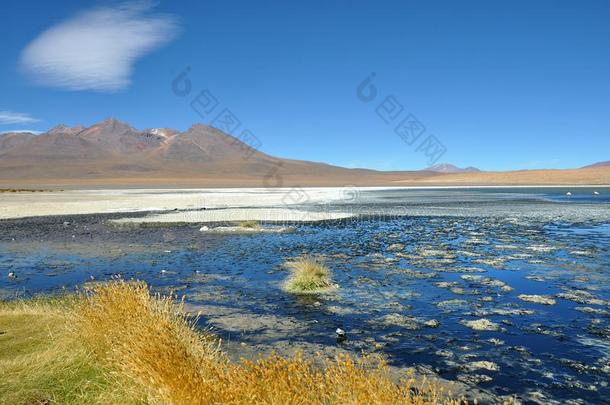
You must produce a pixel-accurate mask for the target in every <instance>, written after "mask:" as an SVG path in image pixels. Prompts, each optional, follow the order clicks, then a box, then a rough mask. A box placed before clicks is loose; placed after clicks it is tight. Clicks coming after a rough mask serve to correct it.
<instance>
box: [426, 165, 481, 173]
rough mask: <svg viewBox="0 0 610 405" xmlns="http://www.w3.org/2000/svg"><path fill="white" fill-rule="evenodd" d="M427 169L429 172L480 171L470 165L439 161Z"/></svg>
mask: <svg viewBox="0 0 610 405" xmlns="http://www.w3.org/2000/svg"><path fill="white" fill-rule="evenodd" d="M424 170H425V171H428V172H436V173H476V172H480V170H479V169H477V168H476V167H472V166H468V167H464V168H461V167H457V166H455V165H452V164H450V163H439V164H436V165H433V166H430V167H428V168H426V169H424Z"/></svg>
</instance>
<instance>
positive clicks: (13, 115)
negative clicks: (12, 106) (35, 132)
mask: <svg viewBox="0 0 610 405" xmlns="http://www.w3.org/2000/svg"><path fill="white" fill-rule="evenodd" d="M38 121H40V120H39V119H37V118H34V117H32V116H31V115H30V114H26V113H20V112H13V111H6V110H0V125H11V124H31V123H34V122H38Z"/></svg>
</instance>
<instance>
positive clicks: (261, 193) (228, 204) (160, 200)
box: [0, 185, 610, 220]
mask: <svg viewBox="0 0 610 405" xmlns="http://www.w3.org/2000/svg"><path fill="white" fill-rule="evenodd" d="M537 188H540V189H546V190H553V189H563V190H566V189H572V190H574V189H585V188H593V189H599V190H607V189H609V188H610V185H608V186H592V185H570V186H536V185H527V186H507V185H504V186H469V187H464V186H396V187H384V186H381V187H353V186H349V187H302V188H274V189H265V188H226V189H222V188H177V189H167V188H158V189H155V188H141V189H138V188H131V189H116V188H111V189H97V190H91V189H81V190H63V191H55V192H46V191H45V192H37V193H30V192H15V193H0V220H2V219H17V218H28V217H41V216H67V215H94V214H110V213H124V214H134V213H141V212H148V213H159V214H161V213H169V212H172V211H191V212H192V211H198V210H201V211H202V212H206V210H210V209H224V210H227V211H229V209H259V211H261V212H263V211H265V210H272V209H276V210H277V209H284V210H290V211H295V212H296V211H303V210H302V209H301V208H306V207H308V206H310V207H311V206H316V205H320V204H332V203H341V202H344V203H353V202H355V201H357V200H358V199H359V198H360V193H361V192H374V191H384V190H388V191H400V190H429V191H435V190H439V191H442V190H452V191H453V190H465V191H471V190H494V189H497V190H507V189H514V190H520V189H522V190H531V189H537ZM607 191H608V192H610V190H607ZM295 215H296V214H295ZM263 217H264V216H263ZM230 219H231V218H226V220H230ZM240 219H242V218H240ZM243 219H254V220H257V219H259V218H255V217H250V216H249V217H248V218H243ZM262 219H264V218H262Z"/></svg>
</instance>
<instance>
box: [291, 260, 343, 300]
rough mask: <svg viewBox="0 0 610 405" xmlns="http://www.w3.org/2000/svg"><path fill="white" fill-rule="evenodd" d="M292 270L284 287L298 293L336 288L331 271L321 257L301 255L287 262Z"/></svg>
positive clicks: (311, 292) (312, 292) (310, 292)
mask: <svg viewBox="0 0 610 405" xmlns="http://www.w3.org/2000/svg"><path fill="white" fill-rule="evenodd" d="M285 265H286V267H288V268H289V269H290V271H291V273H290V276H288V278H287V279H286V282H285V283H284V289H285V290H286V291H288V292H291V293H297V294H316V293H320V292H325V291H328V290H331V289H333V288H335V285H334V284H333V282H332V280H331V278H330V277H331V271H330V269H329V268H328V267H326V266H325V265H324V263H323V262H322V260H321V259H318V258H315V257H309V256H304V257H299V258H297V259H294V260H290V261H288V262H287V263H286V264H285Z"/></svg>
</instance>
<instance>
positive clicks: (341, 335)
mask: <svg viewBox="0 0 610 405" xmlns="http://www.w3.org/2000/svg"><path fill="white" fill-rule="evenodd" d="M335 333H336V334H337V340H345V339H347V336H346V335H345V331H344V330H343V329H341V328H337V330H336V331H335Z"/></svg>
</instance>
